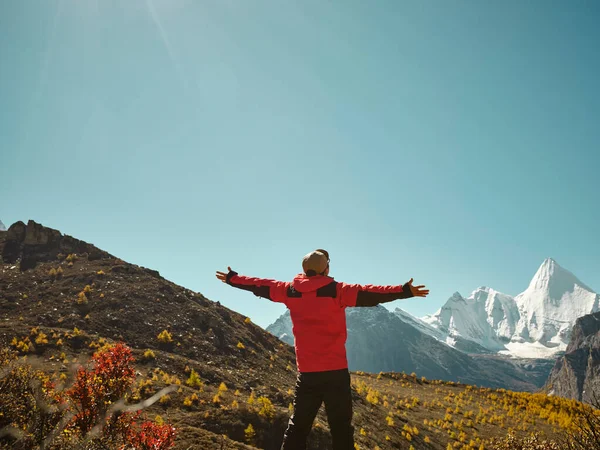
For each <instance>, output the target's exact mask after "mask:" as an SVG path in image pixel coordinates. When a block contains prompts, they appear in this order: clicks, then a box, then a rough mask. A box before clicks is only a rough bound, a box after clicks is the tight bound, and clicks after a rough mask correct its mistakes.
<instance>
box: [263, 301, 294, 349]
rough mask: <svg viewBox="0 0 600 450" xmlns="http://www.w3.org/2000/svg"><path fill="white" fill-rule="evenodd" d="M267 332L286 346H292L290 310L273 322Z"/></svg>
mask: <svg viewBox="0 0 600 450" xmlns="http://www.w3.org/2000/svg"><path fill="white" fill-rule="evenodd" d="M267 331H268V332H269V333H271V334H272V335H273V336H275V337H277V338H279V339H281V340H282V341H283V342H285V343H286V344H289V345H294V333H293V331H292V318H291V317H290V310H289V309H287V310H286V311H285V313H283V314H282V315H281V316H280V317H279V318H278V319H277V320H276V321H275V322H273V323H272V324H271V325H269V326H268V327H267Z"/></svg>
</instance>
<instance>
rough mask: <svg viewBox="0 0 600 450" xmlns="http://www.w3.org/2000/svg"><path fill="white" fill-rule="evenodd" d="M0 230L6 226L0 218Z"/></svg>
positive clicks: (3, 229)
mask: <svg viewBox="0 0 600 450" xmlns="http://www.w3.org/2000/svg"><path fill="white" fill-rule="evenodd" d="M0 231H6V227H5V226H4V224H3V223H2V221H1V220H0Z"/></svg>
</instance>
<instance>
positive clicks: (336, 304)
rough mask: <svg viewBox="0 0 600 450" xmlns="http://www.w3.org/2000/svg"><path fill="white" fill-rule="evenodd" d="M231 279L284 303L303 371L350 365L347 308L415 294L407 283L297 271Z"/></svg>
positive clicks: (234, 275)
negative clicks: (282, 276)
mask: <svg viewBox="0 0 600 450" xmlns="http://www.w3.org/2000/svg"><path fill="white" fill-rule="evenodd" d="M227 283H228V284H229V285H231V286H234V287H237V288H239V289H244V290H247V291H251V292H253V293H254V294H255V295H257V296H259V297H264V298H268V299H269V300H272V301H274V302H278V303H283V304H285V306H287V307H288V309H289V310H290V316H291V318H292V325H293V328H292V330H293V333H294V346H295V349H296V365H297V367H298V371H299V372H322V371H327V370H338V369H345V368H347V367H348V361H347V359H346V312H345V308H346V307H347V306H375V305H377V304H379V303H384V302H387V301H391V300H396V299H400V298H407V297H412V294H411V292H410V289H408V288H407V285H406V284H405V285H404V286H402V285H398V286H373V285H366V286H363V285H359V284H347V283H340V282H336V281H335V280H334V279H333V278H331V277H328V276H324V275H316V276H312V277H308V276H306V275H304V274H300V275H297V276H296V277H295V278H294V280H293V281H292V282H291V283H290V282H286V281H275V280H266V279H262V278H251V277H246V276H243V275H238V274H237V273H236V272H233V271H232V272H229V274H228V275H227Z"/></svg>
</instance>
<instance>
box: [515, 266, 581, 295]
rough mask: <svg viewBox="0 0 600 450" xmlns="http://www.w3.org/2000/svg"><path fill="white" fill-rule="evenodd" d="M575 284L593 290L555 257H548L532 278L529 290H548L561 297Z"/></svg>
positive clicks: (551, 293)
mask: <svg viewBox="0 0 600 450" xmlns="http://www.w3.org/2000/svg"><path fill="white" fill-rule="evenodd" d="M573 286H580V287H582V288H583V289H585V290H587V291H590V292H592V289H591V288H589V287H588V286H586V285H585V284H583V283H582V282H581V281H580V280H579V279H578V278H577V277H576V276H575V275H573V274H572V273H571V272H569V271H568V270H566V269H564V268H562V267H561V266H560V265H559V264H558V263H557V262H556V261H555V260H554V259H552V258H546V259H545V260H544V262H543V263H542V265H541V266H540V268H539V269H538V270H537V272H536V273H535V275H534V276H533V278H532V279H531V283H529V287H528V288H527V290H528V291H530V290H547V291H548V294H549V295H550V297H551V298H561V297H562V295H563V294H564V293H565V292H566V291H568V290H572V287H573Z"/></svg>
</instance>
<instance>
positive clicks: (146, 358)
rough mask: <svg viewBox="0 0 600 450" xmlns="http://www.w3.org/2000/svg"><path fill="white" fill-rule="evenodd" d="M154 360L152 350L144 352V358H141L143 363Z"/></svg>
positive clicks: (154, 356)
mask: <svg viewBox="0 0 600 450" xmlns="http://www.w3.org/2000/svg"><path fill="white" fill-rule="evenodd" d="M155 358H156V355H155V354H154V352H153V351H152V350H150V349H148V350H146V351H145V352H144V357H143V359H144V361H150V360H152V359H155Z"/></svg>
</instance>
